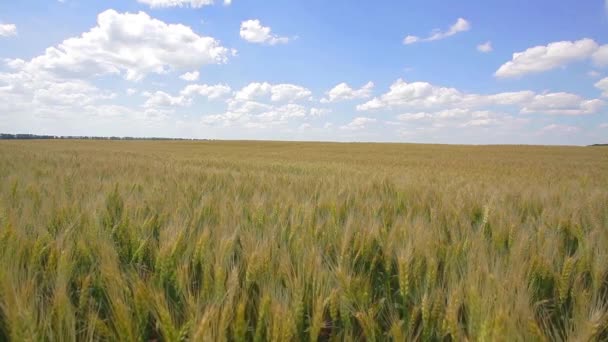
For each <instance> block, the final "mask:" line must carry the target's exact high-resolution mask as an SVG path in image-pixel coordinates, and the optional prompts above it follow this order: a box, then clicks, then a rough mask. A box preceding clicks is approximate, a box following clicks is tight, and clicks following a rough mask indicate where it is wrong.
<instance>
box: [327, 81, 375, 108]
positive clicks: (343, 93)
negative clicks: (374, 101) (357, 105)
mask: <svg viewBox="0 0 608 342" xmlns="http://www.w3.org/2000/svg"><path fill="white" fill-rule="evenodd" d="M373 89H374V82H367V83H366V84H365V85H364V86H363V87H361V88H360V89H353V88H351V87H350V86H349V85H348V84H346V83H340V84H338V85H336V86H335V87H333V88H332V89H331V90H329V91H328V92H326V93H325V94H326V95H327V97H326V98H323V99H321V102H322V103H329V102H338V101H344V100H353V99H365V98H368V97H370V96H371V95H372V91H373Z"/></svg>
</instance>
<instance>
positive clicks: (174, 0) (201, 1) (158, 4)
mask: <svg viewBox="0 0 608 342" xmlns="http://www.w3.org/2000/svg"><path fill="white" fill-rule="evenodd" d="M137 2H139V3H140V4H145V5H148V6H150V7H152V8H166V7H187V6H190V7H192V8H201V7H203V6H209V5H213V0H137Z"/></svg>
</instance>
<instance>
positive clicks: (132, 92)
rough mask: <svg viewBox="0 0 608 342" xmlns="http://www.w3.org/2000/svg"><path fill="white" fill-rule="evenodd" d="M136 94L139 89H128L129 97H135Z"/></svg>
mask: <svg viewBox="0 0 608 342" xmlns="http://www.w3.org/2000/svg"><path fill="white" fill-rule="evenodd" d="M135 93H137V89H135V88H127V95H129V96H133V95H135Z"/></svg>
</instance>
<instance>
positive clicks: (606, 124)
mask: <svg viewBox="0 0 608 342" xmlns="http://www.w3.org/2000/svg"><path fill="white" fill-rule="evenodd" d="M598 127H599V128H608V122H604V123H601V124H599V126H598Z"/></svg>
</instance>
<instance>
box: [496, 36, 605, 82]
mask: <svg viewBox="0 0 608 342" xmlns="http://www.w3.org/2000/svg"><path fill="white" fill-rule="evenodd" d="M604 55H605V56H604ZM590 57H593V59H594V61H595V63H596V64H598V65H603V64H604V62H605V63H606V64H608V47H607V46H604V47H601V48H600V47H599V45H598V44H597V43H596V42H595V41H593V40H592V39H589V38H585V39H581V40H577V41H574V42H572V41H560V42H554V43H550V44H548V45H539V46H534V47H531V48H529V49H527V50H525V51H522V52H516V53H514V54H513V58H512V59H511V61H509V62H507V63H505V64H503V65H502V66H500V68H498V70H497V71H496V73H495V76H496V77H499V78H509V77H520V76H524V75H527V74H532V73H539V72H543V71H548V70H552V69H555V68H558V67H561V66H565V65H566V64H568V63H571V62H574V61H580V60H585V59H588V58H590Z"/></svg>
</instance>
